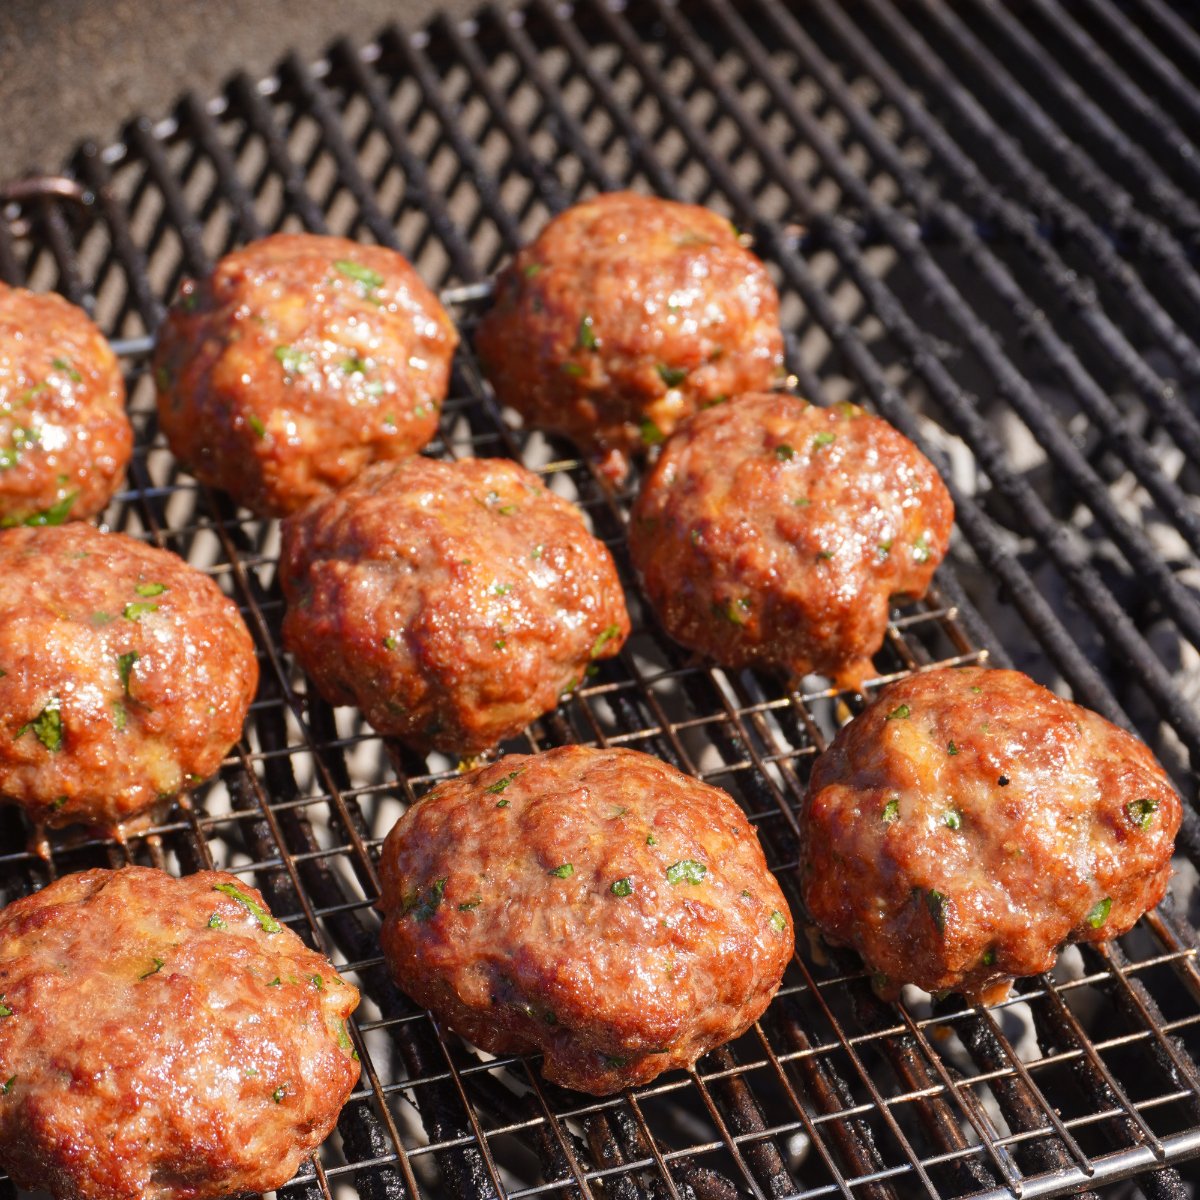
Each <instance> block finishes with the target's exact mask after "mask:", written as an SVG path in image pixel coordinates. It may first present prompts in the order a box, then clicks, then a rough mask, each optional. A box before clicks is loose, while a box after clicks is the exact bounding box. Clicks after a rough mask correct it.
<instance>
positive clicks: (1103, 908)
mask: <svg viewBox="0 0 1200 1200" xmlns="http://www.w3.org/2000/svg"><path fill="white" fill-rule="evenodd" d="M1110 912H1112V897H1111V896H1105V897H1104V899H1103V900H1098V901H1096V903H1095V904H1094V905H1092V908H1091V910H1090V911H1089V912H1088V915H1087V923H1088V924H1089V925H1090V926H1091V927H1092V928H1093V929H1099V928H1100V926H1101V925H1103V924H1104V922H1105V921H1107V920H1108V914H1109V913H1110Z"/></svg>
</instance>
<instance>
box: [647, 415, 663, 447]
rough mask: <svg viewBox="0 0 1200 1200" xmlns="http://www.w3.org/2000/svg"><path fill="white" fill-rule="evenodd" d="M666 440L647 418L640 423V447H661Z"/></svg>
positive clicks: (661, 432)
mask: <svg viewBox="0 0 1200 1200" xmlns="http://www.w3.org/2000/svg"><path fill="white" fill-rule="evenodd" d="M666 440H667V435H666V434H665V433H663V431H662V430H661V429H659V427H658V426H657V425H656V424H655V423H654V422H653V421H651V420H650V418H649V417H647V418H646V419H645V420H644V421H643V422H642V445H643V446H661V445H662V444H663V442H665V441H666Z"/></svg>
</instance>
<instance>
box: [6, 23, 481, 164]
mask: <svg viewBox="0 0 1200 1200" xmlns="http://www.w3.org/2000/svg"><path fill="white" fill-rule="evenodd" d="M479 2H480V0H443V2H442V3H440V4H439V3H435V2H434V0H0V114H3V115H2V117H0V183H3V182H7V181H10V180H13V179H16V178H19V177H20V176H21V175H23V174H25V173H26V172H27V171H28V170H30V169H31V168H34V167H40V168H42V169H45V170H50V169H53V168H56V167H58V166H59V165H60V164H61V163H62V162H63V161H64V160H65V158H66V157H67V155H68V154H69V153H70V151H71V150H72V149H73V147H74V146H75V145H76V144H77V143H79V142H80V141H81V140H83V139H84V138H88V137H91V138H95V139H96V140H97V141H99V142H100V143H102V144H104V143H107V142H109V141H112V140H113V139H114V138H115V137H116V135H117V133H118V130H119V126H120V124H121V123H122V122H123V121H124V120H125V118H127V117H129V116H131V115H133V114H135V113H144V114H145V115H147V116H150V117H154V118H157V117H160V116H164V115H166V114H167V113H168V112H169V111H170V109H171V107H172V104H173V102H174V100H175V98H176V97H177V96H178V95H179V94H180V92H182V91H183V90H184V89H185V88H192V89H193V90H195V91H197V92H198V93H199V94H200V95H210V94H212V93H214V92H216V91H218V90H219V89H220V87H221V84H222V82H223V81H224V80H225V79H226V78H227V77H228V76H229V75H230V74H232V73H233V72H234V71H236V70H238V69H239V68H244V69H245V70H247V71H248V72H250V73H251V74H252V75H255V76H258V75H263V74H266V73H267V72H269V71H270V70H271V69H272V67H273V66H274V65H275V64H276V63H277V62H278V61H279V59H280V58H282V57H283V55H284V54H286V53H287V51H289V50H292V49H295V50H296V51H298V52H299V53H300V54H301V55H303V56H304V57H305V58H306V59H312V58H316V57H318V56H319V55H320V54H321V53H322V51H323V50H324V49H325V47H326V46H327V45H329V43H330V42H332V41H333V40H334V39H335V38H337V37H338V36H340V35H342V34H346V35H348V36H349V37H350V38H351V39H352V40H354V41H356V42H361V41H367V40H369V39H370V37H371V36H372V35H373V34H374V33H376V32H377V31H378V30H379V29H381V28H382V27H383V26H384V25H386V24H388V23H389V22H391V21H395V22H397V23H399V24H401V25H403V26H406V27H408V28H417V27H419V26H420V25H422V24H424V23H425V22H426V21H427V20H428V19H429V18H430V17H431V16H432V15H433V14H435V13H436V12H439V11H444V12H446V13H448V14H450V15H451V16H456V17H459V16H466V15H469V14H470V12H472V11H473V10H474V9H475V8H476V7H478V4H479Z"/></svg>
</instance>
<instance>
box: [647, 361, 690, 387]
mask: <svg viewBox="0 0 1200 1200" xmlns="http://www.w3.org/2000/svg"><path fill="white" fill-rule="evenodd" d="M655 370H657V371H658V377H659V379H661V380H662V381H663V383H665V384H666V385H667V387H669V388H674V387H678V386H679V385H680V384H681V383H682V382H683V381H684V380H685V379H686V378H687V375H688V373H687V367H669V366H667V364H666V363H659V364H658V366H657V367H656V368H655Z"/></svg>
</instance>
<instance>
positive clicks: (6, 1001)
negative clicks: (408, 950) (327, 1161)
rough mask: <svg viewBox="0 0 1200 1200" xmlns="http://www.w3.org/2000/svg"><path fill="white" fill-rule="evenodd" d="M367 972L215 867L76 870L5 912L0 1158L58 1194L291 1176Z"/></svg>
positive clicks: (99, 1198)
mask: <svg viewBox="0 0 1200 1200" xmlns="http://www.w3.org/2000/svg"><path fill="white" fill-rule="evenodd" d="M357 1003H358V991H357V989H356V988H354V987H353V986H352V985H350V984H347V983H346V982H344V981H343V980H342V979H341V978H339V976H338V975H337V973H336V972H335V971H334V969H333V968H332V967H331V966H330V964H329V961H328V960H327V959H326V958H325V957H324V956H322V955H320V954H315V953H313V951H311V950H309V949H308V948H307V947H306V946H305V945H304V943H303V942H301V941H300V939H299V938H298V937H297V936H296V935H295V934H294V933H292V932H291V931H290V930H288V929H285V928H284V927H282V926H281V925H280V924H279V922H278V921H276V920H275V919H274V918H273V917H272V916H271V914H270V913H269V912H268V910H267V908H266V906H265V904H264V902H263V898H262V896H261V895H260V894H259V893H258V892H257V891H256V890H255V889H254V888H253V887H251V886H250V885H249V884H247V883H245V882H244V881H242V880H240V879H238V878H236V877H235V876H233V875H227V874H225V873H224V872H220V871H203V872H200V873H199V874H196V875H190V876H188V877H186V878H184V879H175V878H172V877H171V876H169V875H167V874H165V873H164V872H162V871H156V870H151V869H148V868H145V867H128V868H125V869H124V870H120V871H103V870H93V871H85V872H82V873H80V874H77V875H67V876H64V877H63V878H61V879H59V880H57V881H56V882H54V883H52V884H50V886H49V887H47V888H45V889H44V890H43V891H41V892H37V893H35V894H34V895H32V896H27V897H25V898H24V899H22V900H18V901H16V902H15V903H13V904H10V905H9V906H8V907H7V908H6V909H4V911H3V912H0V1079H2V1080H3V1081H4V1082H3V1095H2V1096H0V1163H2V1164H3V1166H4V1168H5V1170H7V1171H8V1173H9V1174H10V1175H11V1176H12V1178H13V1179H14V1180H15V1181H16V1183H17V1184H18V1185H19V1186H21V1187H24V1188H45V1189H46V1190H47V1191H49V1192H50V1193H51V1194H52V1195H53V1196H54V1197H55V1198H56V1200H132V1198H134V1197H144V1198H145V1200H184V1198H187V1200H200V1198H202V1197H213V1198H215V1197H220V1196H226V1195H229V1194H231V1193H235V1192H243V1191H247V1192H263V1191H267V1190H268V1189H270V1188H274V1187H278V1186H279V1185H281V1184H283V1183H285V1182H286V1181H287V1180H288V1179H290V1178H291V1177H292V1175H293V1174H294V1173H295V1171H296V1167H297V1166H298V1165H299V1162H300V1159H301V1158H302V1157H303V1156H304V1155H305V1154H307V1153H308V1152H309V1151H310V1150H312V1149H313V1148H314V1147H315V1146H316V1145H317V1144H318V1143H319V1142H320V1141H321V1140H322V1139H323V1138H324V1137H325V1136H326V1135H327V1134H328V1133H329V1131H330V1129H332V1127H333V1124H334V1121H335V1120H336V1119H337V1115H338V1112H339V1110H340V1109H341V1106H342V1105H343V1104H344V1103H345V1101H346V1098H347V1097H348V1096H349V1094H350V1091H351V1089H352V1088H353V1086H354V1084H355V1082H356V1080H357V1079H358V1073H359V1066H358V1061H357V1059H356V1057H355V1056H354V1049H353V1043H352V1042H351V1040H350V1037H349V1034H348V1032H347V1030H346V1026H345V1021H346V1018H347V1017H349V1015H350V1014H351V1013H352V1012H353V1011H354V1008H355V1006H356V1005H357Z"/></svg>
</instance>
